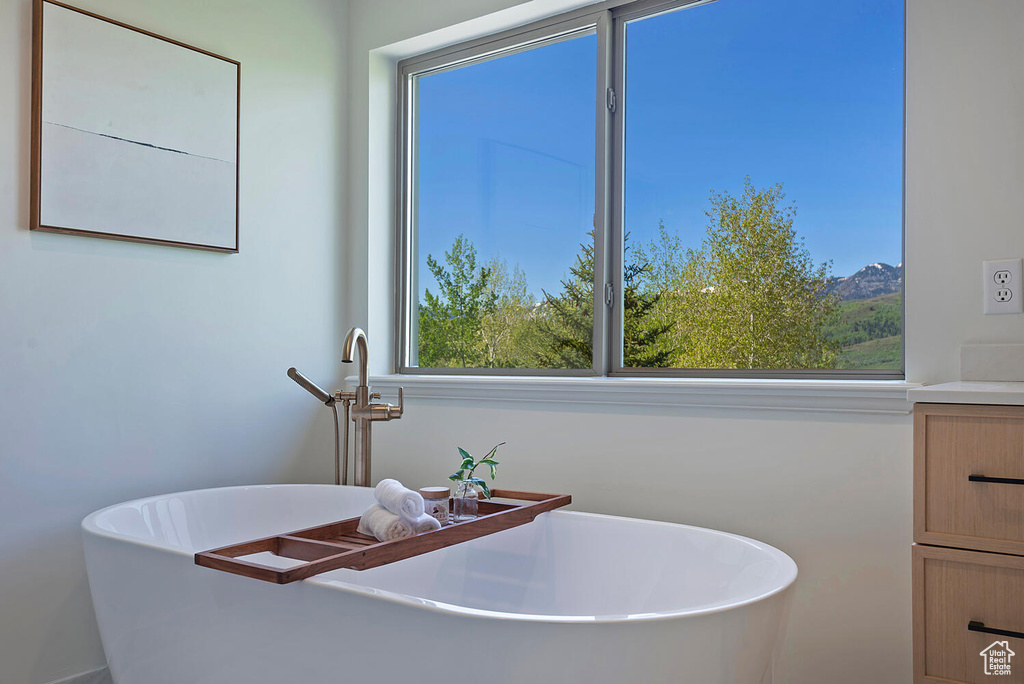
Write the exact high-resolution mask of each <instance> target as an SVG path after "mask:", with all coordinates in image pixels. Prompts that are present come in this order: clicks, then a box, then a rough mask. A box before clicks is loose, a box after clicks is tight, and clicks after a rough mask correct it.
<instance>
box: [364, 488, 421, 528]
mask: <svg viewBox="0 0 1024 684" xmlns="http://www.w3.org/2000/svg"><path fill="white" fill-rule="evenodd" d="M374 494H375V495H376V496H377V503H379V504H380V505H381V506H383V507H384V508H386V509H388V510H389V511H391V512H392V513H394V514H395V515H400V516H402V517H403V518H405V519H407V520H417V519H418V518H419V517H420V516H421V515H423V497H422V496H420V493H419V492H414V491H412V490H411V489H406V488H405V487H403V486H402V483H401V482H399V481H398V480H392V479H391V478H387V479H384V480H381V481H380V482H378V483H377V488H376V489H375V490H374Z"/></svg>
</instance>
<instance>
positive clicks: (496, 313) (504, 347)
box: [481, 257, 540, 368]
mask: <svg viewBox="0 0 1024 684" xmlns="http://www.w3.org/2000/svg"><path fill="white" fill-rule="evenodd" d="M487 269H488V271H489V272H490V274H491V277H490V281H489V284H488V287H489V289H490V292H491V294H492V295H493V296H494V298H495V306H494V309H493V310H492V311H491V312H490V313H488V314H486V315H485V316H484V317H483V320H482V321H481V332H482V334H483V340H484V348H485V355H486V364H487V366H488V367H490V368H530V367H532V366H533V364H534V350H535V349H536V348H537V345H538V344H539V336H540V329H539V328H538V325H537V316H536V308H537V307H536V300H535V299H534V297H533V295H532V294H530V292H529V286H528V284H527V281H526V273H524V272H523V270H522V269H521V268H519V265H518V264H517V265H515V266H513V267H512V268H511V269H509V266H508V262H507V261H505V260H504V259H501V258H500V257H495V258H493V259H491V261H489V262H488V264H487Z"/></svg>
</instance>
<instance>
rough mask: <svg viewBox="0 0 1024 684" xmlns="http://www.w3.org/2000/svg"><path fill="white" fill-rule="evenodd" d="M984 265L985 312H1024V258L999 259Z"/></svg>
mask: <svg viewBox="0 0 1024 684" xmlns="http://www.w3.org/2000/svg"><path fill="white" fill-rule="evenodd" d="M983 266H984V268H982V271H983V275H984V278H985V282H984V287H983V290H984V293H985V313H987V314H1019V313H1024V260H1021V259H998V260H996V261H986V262H984V264H983ZM997 274H998V275H997ZM1007 274H1009V277H1007ZM1007 293H1009V297H1007Z"/></svg>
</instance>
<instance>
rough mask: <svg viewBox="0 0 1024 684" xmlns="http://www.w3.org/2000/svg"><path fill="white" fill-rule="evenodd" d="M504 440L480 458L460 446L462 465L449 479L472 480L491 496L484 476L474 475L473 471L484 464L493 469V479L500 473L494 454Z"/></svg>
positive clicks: (458, 480)
mask: <svg viewBox="0 0 1024 684" xmlns="http://www.w3.org/2000/svg"><path fill="white" fill-rule="evenodd" d="M503 444H504V442H500V443H498V444H495V445H494V448H492V449H491V450H490V451H488V452H487V455H485V456H484V457H483V458H481V459H480V460H476V459H474V458H473V455H472V454H470V453H469V452H468V451H466V450H465V449H463V448H462V447H458V450H459V454H461V455H462V465H461V466H459V469H458V470H457V471H456V472H455V473H453V474H451V475H449V476H448V479H449V480H451V481H452V482H471V483H473V484H475V485H476V486H477V487H479V488H480V489H482V490H484V496H485V497H487V498H488V499H490V498H491V489H490V487H488V486H487V483H486V482H484V480H483V478H480V477H474V475H473V473H474V471H476V469H477V468H479V467H480V466H482V465H486V466H487V467H488V468H490V470H491V479H492V480H493V479H494V478H495V477H496V476H497V474H498V462H497V461H495V460H494V454H495V453H497V451H498V447H500V446H502V445H503Z"/></svg>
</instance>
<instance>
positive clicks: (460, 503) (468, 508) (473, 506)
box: [452, 480, 480, 523]
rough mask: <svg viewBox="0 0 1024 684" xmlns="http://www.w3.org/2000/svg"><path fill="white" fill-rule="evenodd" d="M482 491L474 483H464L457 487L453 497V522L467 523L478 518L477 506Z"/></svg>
mask: <svg viewBox="0 0 1024 684" xmlns="http://www.w3.org/2000/svg"><path fill="white" fill-rule="evenodd" d="M479 499H480V489H479V488H478V487H477V486H476V485H475V484H473V483H472V482H469V481H468V480H467V481H462V482H459V483H458V484H457V485H455V496H454V497H452V505H453V507H454V510H453V511H452V522H457V523H460V522H466V521H467V520H473V519H475V518H476V517H477V508H478V506H477V504H478V502H479Z"/></svg>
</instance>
